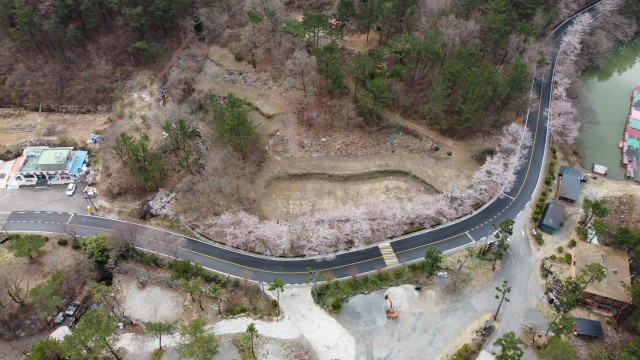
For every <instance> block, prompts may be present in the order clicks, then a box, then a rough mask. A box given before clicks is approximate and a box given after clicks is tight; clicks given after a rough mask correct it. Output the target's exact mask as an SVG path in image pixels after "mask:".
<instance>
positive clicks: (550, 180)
mask: <svg viewBox="0 0 640 360" xmlns="http://www.w3.org/2000/svg"><path fill="white" fill-rule="evenodd" d="M552 183H553V177H551V176H548V175H547V177H545V178H544V184H545V185H547V186H549V185H551V184H552Z"/></svg>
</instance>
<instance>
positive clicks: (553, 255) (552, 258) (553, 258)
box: [549, 254, 558, 261]
mask: <svg viewBox="0 0 640 360" xmlns="http://www.w3.org/2000/svg"><path fill="white" fill-rule="evenodd" d="M549 259H550V260H553V261H556V260H558V257H557V256H556V254H551V256H549Z"/></svg>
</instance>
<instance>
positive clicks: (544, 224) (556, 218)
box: [538, 201, 565, 235]
mask: <svg viewBox="0 0 640 360" xmlns="http://www.w3.org/2000/svg"><path fill="white" fill-rule="evenodd" d="M564 216H565V206H564V205H562V204H560V203H559V202H557V201H552V202H550V203H548V204H547V205H546V206H545V207H544V210H543V211H542V217H541V218H540V222H539V224H538V226H539V227H540V230H542V231H544V232H546V233H547V234H550V235H553V233H555V232H556V230H558V229H560V226H562V223H563V222H564Z"/></svg>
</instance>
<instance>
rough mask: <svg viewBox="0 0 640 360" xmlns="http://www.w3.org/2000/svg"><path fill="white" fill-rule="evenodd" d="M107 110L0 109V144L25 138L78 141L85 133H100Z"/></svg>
mask: <svg viewBox="0 0 640 360" xmlns="http://www.w3.org/2000/svg"><path fill="white" fill-rule="evenodd" d="M107 117H108V115H107V114H59V113H46V112H33V111H26V110H21V109H0V144H1V145H4V146H12V145H15V144H18V143H20V142H22V141H24V140H27V139H36V138H37V139H40V138H44V139H51V140H57V139H59V138H66V139H69V142H70V143H69V144H68V145H71V146H73V145H76V146H77V145H82V144H85V143H86V141H87V140H88V139H89V135H90V134H92V133H94V134H96V133H100V131H101V130H102V129H104V127H105V125H106V124H107Z"/></svg>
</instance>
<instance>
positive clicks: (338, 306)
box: [331, 299, 342, 311]
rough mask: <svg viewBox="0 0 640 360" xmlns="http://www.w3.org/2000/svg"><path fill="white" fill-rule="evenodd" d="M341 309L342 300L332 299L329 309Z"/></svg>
mask: <svg viewBox="0 0 640 360" xmlns="http://www.w3.org/2000/svg"><path fill="white" fill-rule="evenodd" d="M340 309H342V301H340V299H333V301H332V302H331V310H333V311H340Z"/></svg>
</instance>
